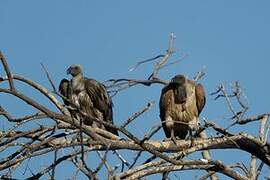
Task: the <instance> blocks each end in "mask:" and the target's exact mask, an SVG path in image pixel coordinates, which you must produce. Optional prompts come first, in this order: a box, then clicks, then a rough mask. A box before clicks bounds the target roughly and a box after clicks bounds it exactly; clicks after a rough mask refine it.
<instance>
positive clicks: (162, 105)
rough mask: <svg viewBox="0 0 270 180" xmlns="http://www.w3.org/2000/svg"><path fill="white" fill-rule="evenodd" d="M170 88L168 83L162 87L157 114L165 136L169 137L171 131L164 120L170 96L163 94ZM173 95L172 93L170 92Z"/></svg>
mask: <svg viewBox="0 0 270 180" xmlns="http://www.w3.org/2000/svg"><path fill="white" fill-rule="evenodd" d="M169 90H171V86H170V84H169V85H167V86H165V87H164V88H163V89H162V92H161V96H160V100H159V113H160V114H159V116H160V119H161V123H162V127H163V130H164V132H165V135H166V137H167V138H169V137H171V131H170V129H168V128H167V126H166V124H165V121H166V117H165V115H166V111H167V108H168V107H169V106H170V103H171V102H170V100H171V98H167V97H166V96H165V94H166V92H167V91H169ZM172 95H173V94H172Z"/></svg>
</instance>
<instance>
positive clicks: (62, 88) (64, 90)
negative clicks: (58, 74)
mask: <svg viewBox="0 0 270 180" xmlns="http://www.w3.org/2000/svg"><path fill="white" fill-rule="evenodd" d="M59 92H60V94H61V95H62V96H64V97H65V98H66V99H65V98H62V99H63V101H64V104H65V105H67V106H68V105H69V102H68V101H67V99H69V98H70V95H69V80H67V79H62V81H61V82H60V84H59Z"/></svg>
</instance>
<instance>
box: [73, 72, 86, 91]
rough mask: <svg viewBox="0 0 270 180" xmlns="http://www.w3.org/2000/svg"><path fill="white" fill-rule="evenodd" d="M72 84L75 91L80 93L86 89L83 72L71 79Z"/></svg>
mask: <svg viewBox="0 0 270 180" xmlns="http://www.w3.org/2000/svg"><path fill="white" fill-rule="evenodd" d="M71 86H72V90H73V92H74V93H80V92H81V91H83V90H84V89H85V85H84V77H83V75H82V74H78V75H77V76H74V77H73V78H72V79H71Z"/></svg>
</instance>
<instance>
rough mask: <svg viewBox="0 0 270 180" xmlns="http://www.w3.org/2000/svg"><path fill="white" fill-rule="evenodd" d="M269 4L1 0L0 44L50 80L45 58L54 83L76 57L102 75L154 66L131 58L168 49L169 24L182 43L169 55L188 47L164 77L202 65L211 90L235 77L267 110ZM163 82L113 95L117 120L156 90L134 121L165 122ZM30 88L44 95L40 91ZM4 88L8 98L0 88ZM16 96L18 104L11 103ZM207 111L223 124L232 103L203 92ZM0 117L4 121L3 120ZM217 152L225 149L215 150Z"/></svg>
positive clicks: (13, 61) (18, 66)
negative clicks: (160, 104)
mask: <svg viewBox="0 0 270 180" xmlns="http://www.w3.org/2000/svg"><path fill="white" fill-rule="evenodd" d="M269 6H270V2H269V1H267V0H261V1H252V0H238V1H232V0H218V1H213V0H201V1H194V0H191V1H184V0H170V1H161V0H148V1H142V0H138V1H127V0H125V1H124V0H117V1H104V0H99V1H94V0H92V1H87V0H80V1H71V0H57V1H55V0H47V1H41V0H25V1H18V0H17V1H15V0H14V1H9V0H1V1H0V50H1V51H2V52H3V53H4V54H5V56H6V57H7V59H8V60H9V64H10V66H11V69H12V70H13V71H14V72H16V73H18V74H22V75H24V76H27V77H29V78H31V79H34V80H36V81H38V82H40V83H41V84H43V85H44V86H46V87H48V88H50V85H49V83H48V81H47V79H46V77H45V75H44V72H43V71H42V69H41V66H40V62H42V63H44V64H45V65H46V66H47V67H48V69H49V71H50V73H51V75H52V76H53V79H54V80H55V82H57V83H58V82H59V81H60V80H61V78H63V77H66V74H65V70H66V68H67V67H68V66H69V65H70V64H74V63H76V64H81V65H82V66H83V67H84V71H85V75H86V76H89V77H92V78H96V79H97V80H99V81H105V80H108V79H111V78H123V77H125V78H138V79H142V78H146V77H147V75H149V74H150V71H151V68H152V65H151V64H148V65H145V66H142V67H140V68H139V69H138V70H136V71H135V72H129V71H128V70H129V68H130V67H132V66H133V65H134V64H135V63H136V62H138V61H140V60H143V59H147V58H151V57H154V56H156V55H159V54H161V53H164V52H165V50H166V49H167V46H168V37H169V34H170V33H171V32H173V33H174V34H175V35H176V48H177V49H178V50H179V52H178V54H176V55H175V56H174V57H173V58H172V60H175V59H177V58H179V57H181V53H186V54H188V57H187V58H185V59H184V60H183V61H182V62H181V63H179V64H177V65H175V66H171V67H169V68H167V69H164V70H162V71H161V73H160V77H161V78H164V79H170V78H171V77H172V76H173V75H175V74H180V73H181V74H185V75H187V76H188V77H193V76H194V75H195V74H196V72H197V71H199V70H201V69H202V68H203V67H204V66H206V67H207V69H206V76H205V77H204V78H203V80H202V81H201V82H202V83H203V84H204V86H205V89H206V91H207V94H210V93H211V92H213V91H214V90H215V89H216V87H217V86H218V85H219V84H220V83H224V84H225V85H228V86H229V85H230V83H232V82H234V81H236V80H237V81H239V82H240V84H241V85H242V87H243V89H244V90H245V93H246V95H247V97H248V101H249V103H250V111H249V114H251V115H252V114H258V113H263V112H268V111H269V107H270V101H269V100H270V99H269V97H268V96H266V95H267V94H268V92H269V88H270V84H269V83H268V76H269V75H268V69H269V66H270V61H269V60H270V53H269V52H270V46H269V42H270V36H269V32H270V23H269V18H270V11H269ZM2 74H3V73H2V69H1V75H2ZM21 88H22V90H25V89H24V88H25V87H21ZM160 90H161V86H160V85H155V86H151V87H135V88H132V89H130V90H127V91H124V92H122V93H121V94H119V95H118V96H116V97H115V98H114V104H115V108H114V119H115V123H116V124H121V123H123V122H124V121H125V120H126V118H127V117H128V116H130V115H131V114H132V113H134V112H136V111H137V110H139V109H140V108H141V107H143V106H144V105H145V104H146V103H147V102H148V101H152V100H156V105H155V106H154V107H153V108H152V109H151V110H150V111H149V112H148V113H147V114H145V115H144V116H143V117H142V118H140V119H138V121H137V122H136V123H135V124H134V125H132V126H131V127H130V129H131V131H133V132H134V133H135V134H137V135H138V136H142V135H143V134H144V133H145V132H146V131H147V130H149V129H150V128H151V126H152V125H153V124H157V123H159V116H158V106H157V104H158V100H159V94H160ZM26 93H29V92H28V91H27V92H26ZM32 96H33V97H35V98H37V99H38V100H39V101H40V102H43V103H44V104H46V103H47V102H46V101H45V100H44V99H42V98H41V97H40V96H38V95H35V94H33V95H32ZM0 98H1V99H3V101H5V100H7V99H10V97H4V96H3V95H1V96H0ZM1 102H2V100H1ZM5 102H6V103H5V104H4V106H5V107H6V108H8V109H12V110H11V111H12V112H13V113H14V114H15V115H21V114H24V113H25V112H28V111H29V112H30V111H31V109H26V108H25V107H21V106H23V105H24V104H22V103H20V102H17V101H15V99H12V101H5ZM14 103H16V105H18V108H16V109H14ZM1 105H2V103H1ZM202 116H204V117H206V118H209V119H213V120H214V121H216V122H217V123H219V124H225V123H227V121H229V120H228V117H230V113H229V111H228V108H226V107H225V106H224V103H223V102H220V101H218V102H216V101H214V100H213V97H210V96H209V95H207V106H206V108H205V110H204V112H203V114H202ZM0 126H1V127H3V126H5V123H4V122H3V121H1V122H0ZM142 126H143V127H144V128H141V127H142ZM254 126H255V124H252V125H250V126H248V127H237V128H235V129H234V131H251V132H252V133H254V132H255V131H254V129H255V128H254ZM134 127H136V128H134ZM139 127H140V128H139ZM256 127H257V126H256ZM155 138H157V139H162V138H164V134H163V133H162V132H160V133H159V134H158V135H157V136H156V137H155ZM230 156H231V157H232V158H231V159H229V160H225V162H226V161H228V162H231V161H233V160H234V159H235V157H237V153H236V155H234V154H233V153H230ZM218 157H221V156H220V155H219V154H217V158H218ZM59 177H61V175H59ZM62 177H65V176H62Z"/></svg>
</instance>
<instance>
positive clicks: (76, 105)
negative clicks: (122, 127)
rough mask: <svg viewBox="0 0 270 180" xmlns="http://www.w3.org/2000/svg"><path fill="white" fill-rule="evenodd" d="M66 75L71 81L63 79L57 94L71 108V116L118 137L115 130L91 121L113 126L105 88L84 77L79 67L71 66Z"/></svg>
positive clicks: (109, 100)
mask: <svg viewBox="0 0 270 180" xmlns="http://www.w3.org/2000/svg"><path fill="white" fill-rule="evenodd" d="M67 74H70V75H71V76H72V79H71V80H70V81H69V80H67V79H63V80H62V81H61V82H60V85H59V92H60V93H61V95H62V96H63V97H64V98H63V101H64V104H65V105H67V106H71V107H73V108H72V110H70V113H71V115H72V116H74V117H80V118H81V120H82V122H83V123H84V124H85V125H89V126H93V127H98V128H101V129H105V130H107V131H109V132H111V133H113V134H115V135H117V136H118V131H117V130H116V129H114V128H111V127H108V126H106V125H105V126H104V125H101V124H100V123H96V122H94V121H93V118H96V119H99V120H102V121H105V122H108V123H111V124H113V111H112V106H113V104H112V101H111V98H110V97H109V95H108V93H107V90H106V88H105V86H104V85H103V84H101V83H99V82H98V81H96V80H94V79H89V78H86V77H84V76H83V72H82V68H81V66H80V65H71V66H70V67H69V68H68V69H67ZM78 111H81V112H82V113H79V112H78ZM83 113H86V114H87V116H85V115H83ZM89 117H92V118H89Z"/></svg>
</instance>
